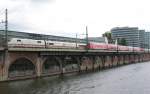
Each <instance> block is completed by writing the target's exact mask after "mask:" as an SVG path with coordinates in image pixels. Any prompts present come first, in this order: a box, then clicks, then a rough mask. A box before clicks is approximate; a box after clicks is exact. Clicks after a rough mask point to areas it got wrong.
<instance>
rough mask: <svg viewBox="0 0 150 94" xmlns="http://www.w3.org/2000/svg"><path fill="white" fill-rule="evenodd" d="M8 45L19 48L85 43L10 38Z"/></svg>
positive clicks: (68, 46) (66, 46)
mask: <svg viewBox="0 0 150 94" xmlns="http://www.w3.org/2000/svg"><path fill="white" fill-rule="evenodd" d="M8 46H9V47H19V48H83V46H85V45H84V43H77V45H76V43H71V42H60V41H50V40H47V41H45V40H33V39H22V38H12V39H11V40H10V41H9V42H8ZM80 46H81V47H80Z"/></svg>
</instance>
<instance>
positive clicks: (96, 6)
mask: <svg viewBox="0 0 150 94" xmlns="http://www.w3.org/2000/svg"><path fill="white" fill-rule="evenodd" d="M149 4H150V1H149V0H0V20H1V19H2V18H3V16H4V14H3V13H4V10H5V8H8V14H9V15H8V17H9V29H10V30H17V31H21V32H34V33H42V34H52V35H61V36H72V37H75V34H76V33H78V35H80V34H83V33H85V26H86V25H87V26H88V31H89V36H101V34H102V33H104V32H105V31H109V30H110V29H111V28H113V27H118V26H121V27H122V26H131V27H132V26H134V27H135V26H138V27H139V28H140V29H145V30H150V5H149ZM0 28H2V24H1V25H0Z"/></svg>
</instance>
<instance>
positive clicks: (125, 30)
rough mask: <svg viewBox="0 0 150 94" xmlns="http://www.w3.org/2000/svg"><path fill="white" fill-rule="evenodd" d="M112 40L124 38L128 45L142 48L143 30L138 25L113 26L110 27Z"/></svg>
mask: <svg viewBox="0 0 150 94" xmlns="http://www.w3.org/2000/svg"><path fill="white" fill-rule="evenodd" d="M111 33H112V38H113V40H116V39H118V38H119V39H120V38H124V39H125V40H126V42H127V45H128V46H133V47H142V48H144V46H145V44H144V40H145V38H144V37H145V35H144V34H145V30H139V29H138V27H115V28H112V29H111Z"/></svg>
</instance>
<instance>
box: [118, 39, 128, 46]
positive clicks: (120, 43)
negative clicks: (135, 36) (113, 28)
mask: <svg viewBox="0 0 150 94" xmlns="http://www.w3.org/2000/svg"><path fill="white" fill-rule="evenodd" d="M118 44H119V45H124V46H127V41H126V40H125V38H119V39H118Z"/></svg>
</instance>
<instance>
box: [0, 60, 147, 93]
mask: <svg viewBox="0 0 150 94" xmlns="http://www.w3.org/2000/svg"><path fill="white" fill-rule="evenodd" d="M0 94H150V62H145V63H136V64H131V65H126V66H122V67H117V68H112V69H107V70H103V71H98V72H93V73H85V74H77V75H71V76H65V77H46V78H40V79H32V80H22V81H13V82H5V83H0Z"/></svg>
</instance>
